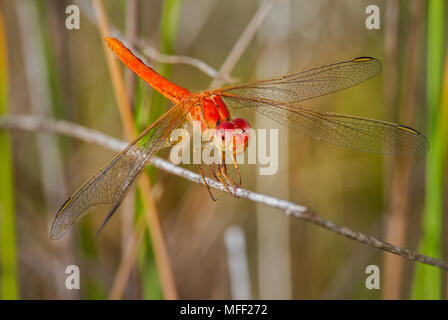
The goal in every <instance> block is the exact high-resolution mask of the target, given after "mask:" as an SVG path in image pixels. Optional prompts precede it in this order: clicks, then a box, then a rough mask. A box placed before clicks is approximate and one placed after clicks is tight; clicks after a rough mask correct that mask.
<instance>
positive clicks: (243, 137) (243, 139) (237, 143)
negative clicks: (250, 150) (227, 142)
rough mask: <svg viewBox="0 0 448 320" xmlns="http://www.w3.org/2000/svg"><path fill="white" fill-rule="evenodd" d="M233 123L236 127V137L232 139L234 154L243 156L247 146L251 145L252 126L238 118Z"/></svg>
mask: <svg viewBox="0 0 448 320" xmlns="http://www.w3.org/2000/svg"><path fill="white" fill-rule="evenodd" d="M232 122H233V124H234V125H235V130H234V136H233V139H232V142H233V146H232V147H233V152H234V153H235V154H241V153H244V151H246V149H247V146H248V145H249V133H250V130H249V129H250V125H249V122H247V121H246V120H244V119H241V118H236V119H234V120H233V121H232Z"/></svg>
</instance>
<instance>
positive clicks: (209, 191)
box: [197, 164, 218, 201]
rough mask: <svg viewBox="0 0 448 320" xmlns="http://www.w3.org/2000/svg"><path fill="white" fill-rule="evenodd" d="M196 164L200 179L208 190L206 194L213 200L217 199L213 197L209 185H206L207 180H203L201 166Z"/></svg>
mask: <svg viewBox="0 0 448 320" xmlns="http://www.w3.org/2000/svg"><path fill="white" fill-rule="evenodd" d="M197 166H198V169H199V173H200V174H201V177H202V181H204V184H205V187H206V188H207V190H208V194H209V195H210V198H212V200H213V201H216V200H218V199H217V198H215V197H214V196H213V193H212V190H211V189H210V186H209V185H208V183H207V180H205V175H204V172H203V171H202V167H201V165H200V164H198V165H197Z"/></svg>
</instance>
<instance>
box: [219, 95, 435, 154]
mask: <svg viewBox="0 0 448 320" xmlns="http://www.w3.org/2000/svg"><path fill="white" fill-rule="evenodd" d="M222 97H223V99H224V101H225V102H226V104H227V105H229V106H230V107H249V108H252V109H254V110H256V111H258V112H260V113H262V114H264V115H265V116H267V117H269V118H271V119H273V120H275V121H277V122H279V123H281V124H283V125H285V126H287V127H289V128H291V129H293V130H295V131H297V132H300V133H302V134H304V135H307V136H309V137H311V138H313V139H316V140H320V141H324V142H327V143H331V144H334V145H337V146H341V147H345V148H350V149H354V150H359V151H364V152H371V153H383V154H397V155H409V154H422V153H425V152H426V151H427V150H428V146H429V145H428V141H427V139H426V138H425V136H423V135H422V134H420V133H419V132H418V131H416V130H414V129H412V128H409V127H406V126H403V125H399V124H395V123H391V122H386V121H380V120H374V119H367V118H362V117H356V116H350V115H343V114H337V113H332V112H316V111H312V110H309V109H306V108H303V107H300V106H294V105H287V104H279V103H276V102H275V101H269V100H264V99H261V98H246V97H241V96H233V95H229V94H223V95H222Z"/></svg>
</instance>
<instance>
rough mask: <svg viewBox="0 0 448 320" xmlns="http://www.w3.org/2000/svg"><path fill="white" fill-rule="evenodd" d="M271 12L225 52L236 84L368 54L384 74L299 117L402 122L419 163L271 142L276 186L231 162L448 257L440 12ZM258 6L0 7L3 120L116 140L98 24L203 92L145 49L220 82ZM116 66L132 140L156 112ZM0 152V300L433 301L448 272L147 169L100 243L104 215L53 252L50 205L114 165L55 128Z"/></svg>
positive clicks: (26, 1)
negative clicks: (70, 20) (49, 122)
mask: <svg viewBox="0 0 448 320" xmlns="http://www.w3.org/2000/svg"><path fill="white" fill-rule="evenodd" d="M271 2H272V3H269V5H270V7H268V11H267V14H266V16H265V17H264V19H262V20H261V23H260V26H259V27H258V28H257V30H256V33H255V35H254V37H253V39H251V41H250V42H249V43H248V46H247V48H244V49H245V50H243V51H242V52H241V54H240V55H238V56H237V59H236V60H235V62H236V65H235V67H234V68H233V69H232V70H230V71H231V73H230V75H231V76H232V77H234V78H237V80H238V81H241V82H243V81H250V80H255V79H261V78H264V77H270V76H275V75H279V74H282V73H286V72H288V71H290V72H291V71H297V70H305V69H308V68H310V67H314V66H320V65H323V64H328V63H334V62H338V61H342V60H345V59H349V58H353V57H357V56H372V57H375V58H377V59H379V60H380V61H382V63H383V72H382V74H381V75H380V76H377V77H375V78H374V79H372V80H369V81H368V82H366V83H363V84H361V85H359V86H357V87H354V88H351V89H348V90H344V91H342V92H338V93H335V94H332V95H329V96H326V97H322V98H319V99H314V100H312V101H307V102H305V103H304V105H305V106H307V107H310V108H314V109H317V110H325V111H334V112H339V113H347V114H353V115H359V116H364V117H370V118H376V119H381V120H387V121H392V122H398V123H402V124H405V125H408V126H411V127H413V128H416V129H417V130H419V131H420V132H422V133H424V134H426V136H428V137H429V139H430V143H431V148H430V151H429V152H428V155H427V157H424V156H420V157H407V158H399V157H391V156H381V155H374V154H365V153H360V152H356V151H351V150H345V149H341V148H338V147H335V146H332V145H327V144H324V143H319V142H316V141H313V140H310V139H308V138H307V137H303V136H300V135H298V134H296V133H294V132H288V130H286V129H282V130H281V131H280V137H279V138H280V141H281V142H282V145H281V146H280V156H279V161H280V164H281V167H280V170H279V172H278V174H277V175H275V176H259V175H258V167H257V166H254V165H245V166H243V168H242V174H243V184H244V187H245V188H248V189H250V190H255V191H259V192H263V193H266V194H269V195H274V196H277V197H280V198H282V199H288V200H290V201H293V202H295V203H299V204H303V205H306V206H309V207H310V208H312V209H313V210H314V211H315V212H317V213H319V214H320V215H322V216H323V217H325V218H327V219H329V220H331V221H334V222H336V223H338V224H342V225H345V226H347V227H349V228H352V229H354V230H358V231H361V232H364V233H366V234H369V235H373V236H375V237H378V238H380V239H384V240H386V241H388V242H391V243H393V244H397V245H401V246H404V247H406V248H411V249H418V250H419V251H420V252H422V253H425V254H428V255H431V256H434V257H438V258H443V259H445V260H446V259H447V248H448V246H447V244H448V242H447V241H448V237H446V236H445V233H446V225H447V216H446V213H447V200H446V197H443V195H444V194H446V192H445V191H444V190H446V182H447V179H446V178H447V174H446V172H445V170H444V168H445V164H446V160H447V157H446V146H447V138H448V130H447V128H448V124H447V121H448V72H447V71H446V70H448V68H447V67H446V63H447V60H446V34H447V32H446V31H447V23H446V22H445V21H446V14H445V10H446V9H445V8H444V1H443V0H430V1H423V0H414V1H410V0H406V1H405V0H401V1H398V0H390V1H373V0H369V1H364V0H362V1H352V0H341V1H330V0H318V1H306V0H298V1H293V0H289V1H288V0H277V1H271ZM71 4H75V5H77V6H79V8H80V17H81V20H80V29H79V30H68V29H67V28H66V26H65V21H66V19H67V17H68V14H67V13H66V8H67V6H68V5H71ZM371 4H375V5H377V6H378V7H379V8H380V14H381V15H380V18H381V24H380V29H379V30H368V29H367V28H366V26H365V20H366V18H367V16H368V14H366V12H365V11H366V7H367V6H368V5H371ZM265 5H266V4H265V2H264V1H237V0H228V1H218V0H200V1H198V0H166V1H162V0H151V1H142V0H133V1H122V0H107V1H103V2H101V1H96V0H94V1H93V2H92V1H75V2H73V1H59V0H45V1H44V0H18V1H5V0H4V1H0V13H1V15H0V114H1V115H5V114H33V115H36V116H44V117H51V118H57V119H64V120H68V121H72V122H75V123H78V124H81V125H84V126H86V127H89V128H94V129H96V130H99V131H101V132H104V133H106V134H109V135H111V136H114V137H118V138H122V139H125V138H126V137H128V135H129V134H128V133H126V132H125V131H126V129H124V128H126V126H128V128H130V129H127V130H129V131H131V130H132V126H131V127H129V123H127V124H126V122H125V120H122V119H123V117H122V115H123V112H125V113H126V111H123V109H120V108H122V107H123V106H120V102H119V100H117V97H118V98H120V96H119V95H118V94H117V91H116V87H115V84H113V81H114V79H115V80H116V78H114V77H115V76H114V75H113V74H112V75H111V73H110V72H109V68H108V64H107V62H106V61H107V60H106V57H105V51H104V50H103V41H102V38H103V37H104V34H102V33H104V30H103V32H101V31H100V28H99V27H98V22H100V25H101V23H102V22H105V19H106V18H107V19H108V21H109V31H106V32H108V33H109V34H106V35H114V36H118V37H120V38H121V39H122V40H125V41H126V43H128V44H129V45H131V46H132V47H133V50H134V51H135V52H136V53H138V55H139V56H141V57H143V58H145V60H146V61H147V62H148V63H149V64H150V65H151V66H154V67H155V68H156V70H158V71H159V72H161V73H162V74H163V75H164V76H166V77H168V78H169V79H171V80H172V81H174V82H175V83H177V84H179V85H181V86H184V87H186V88H188V89H190V90H202V89H207V88H209V87H210V85H211V83H212V81H213V77H211V76H210V75H208V74H206V73H205V72H203V71H201V70H199V69H198V68H196V67H194V66H192V65H189V64H169V63H165V62H166V61H165V60H163V59H160V57H159V58H157V57H154V56H152V57H150V56H148V55H147V54H145V53H148V48H153V49H156V50H157V51H158V52H160V53H163V54H166V55H181V56H188V57H193V58H196V59H199V60H201V61H203V62H205V63H207V64H208V65H209V66H211V67H213V68H214V69H216V70H219V69H220V68H221V66H222V65H223V62H224V61H225V60H226V58H227V57H228V56H229V53H230V52H231V51H232V48H233V47H234V45H235V43H236V42H237V41H238V39H239V37H240V35H241V34H242V33H243V32H244V30H245V29H246V27H247V25H248V23H249V21H250V20H251V19H252V17H253V16H254V15H256V14H257V12H259V10H261V9H260V8H263V6H265ZM103 6H104V7H103ZM101 8H104V13H103V16H102V17H101V15H99V14H98V13H99V12H100V11H101V10H100V9H101ZM99 10H100V11H99ZM106 27H107V26H106ZM117 32H119V33H117ZM115 62H117V61H115ZM119 66H120V70H122V71H123V72H124V76H125V77H124V78H125V84H126V88H127V92H128V96H127V97H126V99H125V100H126V101H127V102H126V103H127V104H128V106H129V108H128V109H129V110H128V111H131V112H132V118H133V120H134V122H135V127H136V130H137V131H141V130H143V128H144V127H146V126H147V125H149V124H150V123H151V122H153V121H154V120H155V119H157V118H158V117H159V116H160V115H161V114H162V113H163V112H164V111H166V110H167V108H168V107H169V106H170V103H169V102H168V101H167V100H165V99H163V97H161V96H160V95H159V94H156V93H155V92H154V90H152V89H151V88H149V87H148V86H147V85H146V84H145V83H143V82H142V81H141V80H139V79H136V77H135V76H134V75H133V74H132V73H131V72H130V71H129V70H125V67H124V66H123V65H122V64H119ZM444 70H445V71H444ZM217 82H218V83H219V84H224V83H223V81H217V80H215V82H214V84H216V83H217ZM119 110H120V111H119ZM238 116H244V117H246V118H247V119H248V120H249V122H250V123H251V124H252V126H253V127H255V128H272V127H277V125H276V124H275V123H273V122H272V121H269V120H265V119H262V117H259V116H257V115H255V114H253V113H251V112H245V113H242V114H238ZM132 125H133V124H132ZM0 150H1V152H0V177H1V178H0V287H1V291H0V298H2V299H19V298H20V299H105V298H124V299H163V298H164V297H165V298H167V297H171V298H172V297H179V298H182V299H230V298H255V299H258V298H274V299H277V298H283V299H322V298H330V299H381V298H384V299H406V298H419V299H420V298H422V299H440V298H446V296H447V290H448V289H447V285H446V284H447V279H446V275H445V274H443V273H442V272H441V271H439V270H438V269H436V268H434V267H429V266H423V265H418V264H416V263H413V262H410V261H407V260H405V259H403V258H400V257H396V256H393V255H391V254H385V253H384V252H382V251H380V250H377V249H374V248H371V247H366V246H364V245H361V244H359V243H357V242H354V241H351V240H348V239H346V238H343V237H341V236H339V235H335V234H333V233H331V232H329V231H327V230H323V229H320V228H318V227H316V226H314V225H310V224H307V223H304V222H302V221H299V220H295V219H294V218H291V217H287V216H285V215H284V214H282V213H281V212H279V211H277V210H271V209H267V208H265V207H262V206H258V205H256V204H254V203H252V202H250V201H248V200H244V199H234V198H232V197H230V196H229V195H227V194H224V193H221V192H219V193H218V192H215V195H216V196H217V197H218V198H219V200H218V201H217V202H213V201H211V199H210V197H209V195H208V193H207V190H206V189H205V188H204V187H203V186H202V185H197V184H193V183H191V182H189V181H186V180H184V179H182V178H179V177H177V176H173V175H170V174H168V173H166V172H163V171H158V170H155V169H154V168H151V166H149V167H148V170H147V171H148V174H149V177H150V180H151V184H152V188H151V191H150V194H148V193H147V192H145V189H143V188H141V187H139V188H134V189H133V191H132V192H131V193H130V194H129V195H128V197H127V198H126V201H125V203H124V204H123V205H122V206H121V207H120V208H119V209H118V212H117V214H116V215H115V216H114V217H113V218H112V220H111V221H110V223H109V224H108V225H107V227H106V228H105V230H104V231H103V232H102V234H101V235H100V237H99V238H98V239H97V240H94V236H95V232H96V231H97V229H98V227H99V226H100V225H101V223H102V220H103V219H104V214H105V213H106V212H105V210H101V209H97V210H94V212H93V213H92V214H89V215H88V216H86V217H84V218H83V219H82V220H81V222H80V223H78V224H77V225H75V226H74V227H73V228H72V230H71V231H70V233H69V234H68V235H67V236H65V237H64V238H63V239H61V240H58V241H52V240H50V239H49V237H48V234H49V226H50V224H51V222H52V220H53V218H54V215H55V214H56V212H57V210H58V209H59V207H60V205H61V204H62V203H63V202H64V201H65V200H66V199H67V197H68V196H69V195H70V194H71V193H72V192H73V191H75V190H76V188H77V187H78V186H80V185H81V184H82V183H83V182H84V181H85V180H86V179H87V178H88V177H90V176H91V175H92V174H93V173H95V172H96V171H97V170H98V169H99V168H101V167H102V166H103V165H104V164H105V163H107V162H108V161H109V160H110V159H111V158H112V157H113V155H114V153H113V152H110V151H108V150H105V149H103V148H101V147H98V146H96V145H92V144H88V143H85V142H82V141H79V140H75V139H71V138H68V137H65V136H58V135H54V134H51V133H36V132H32V133H30V132H22V131H12V132H10V131H5V130H0ZM162 155H163V154H162ZM192 169H194V168H192ZM444 186H445V189H444ZM141 190H143V191H141ZM152 203H153V204H155V207H152V205H151V204H152ZM148 208H149V209H148ZM151 208H152V209H151ZM147 210H152V212H153V213H154V212H155V213H156V214H157V215H158V216H159V218H160V223H161V226H162V233H163V239H164V241H165V244H166V249H167V252H168V258H169V259H168V260H169V265H163V264H160V261H159V262H158V261H157V259H156V257H158V256H157V254H156V253H155V249H154V248H155V247H154V239H157V235H154V231H153V230H152V229H151V230H150V229H148V228H146V227H142V226H144V225H145V224H144V223H141V221H143V220H144V219H143V218H142V217H144V215H145V214H146V212H147ZM372 264H373V265H377V266H379V268H380V270H381V289H380V290H367V289H366V287H365V279H366V277H367V274H365V269H366V267H367V266H368V265H372ZM68 265H77V266H79V268H80V274H81V288H80V290H67V289H66V287H65V279H66V277H67V274H66V273H65V270H66V267H67V266H68ZM235 266H236V267H235ZM165 269H166V270H165ZM126 270H127V271H126ZM245 270H247V272H246V271H245ZM170 277H171V281H173V283H174V287H173V286H170V284H169V283H170ZM167 279H168V280H167Z"/></svg>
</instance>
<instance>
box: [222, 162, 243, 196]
mask: <svg viewBox="0 0 448 320" xmlns="http://www.w3.org/2000/svg"><path fill="white" fill-rule="evenodd" d="M224 156H225V155H224V153H223V159H225V158H224ZM219 169H220V173H221V174H222V176H223V177H224V178H225V180H226V181H227V185H228V186H230V185H232V187H233V189H236V188H237V187H238V184H237V183H236V182H235V180H233V178H232V177H231V176H230V175H229V174H228V173H227V166H226V163H225V160H223V162H222V164H221V165H220V166H219ZM230 194H231V195H232V196H233V197H235V198H239V197H238V196H237V195H236V193H235V191H233V192H230Z"/></svg>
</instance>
